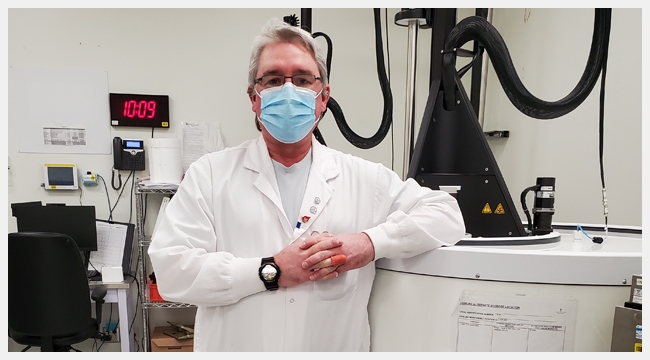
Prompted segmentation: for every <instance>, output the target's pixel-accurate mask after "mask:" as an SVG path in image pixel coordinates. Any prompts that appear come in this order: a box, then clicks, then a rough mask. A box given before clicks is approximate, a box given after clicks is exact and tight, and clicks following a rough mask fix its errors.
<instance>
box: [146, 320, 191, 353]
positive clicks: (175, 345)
mask: <svg viewBox="0 0 650 360" xmlns="http://www.w3.org/2000/svg"><path fill="white" fill-rule="evenodd" d="M173 331H174V328H173V327H172V326H156V327H155V328H154V329H153V334H152V335H151V351H152V352H192V351H194V339H185V340H177V339H175V338H173V337H171V336H169V335H166V334H165V332H169V333H171V332H173Z"/></svg>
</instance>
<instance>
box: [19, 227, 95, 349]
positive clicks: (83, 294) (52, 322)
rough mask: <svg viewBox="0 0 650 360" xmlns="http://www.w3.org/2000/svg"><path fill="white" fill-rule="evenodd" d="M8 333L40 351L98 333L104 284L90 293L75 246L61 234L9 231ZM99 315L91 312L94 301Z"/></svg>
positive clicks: (81, 339)
mask: <svg viewBox="0 0 650 360" xmlns="http://www.w3.org/2000/svg"><path fill="white" fill-rule="evenodd" d="M8 248H9V254H8V258H9V268H8V269H9V270H8V271H9V274H8V279H9V288H8V291H9V294H8V300H9V309H8V315H9V316H8V317H9V337H11V338H12V339H13V340H14V341H15V342H17V343H18V344H21V345H27V347H26V348H24V349H23V350H22V351H26V350H27V349H29V348H30V347H32V346H37V347H40V348H41V351H70V350H74V351H78V350H77V349H74V348H73V347H72V345H73V344H76V343H80V342H82V341H84V340H86V339H89V338H96V339H101V335H100V333H99V329H100V324H101V319H102V316H101V315H102V305H103V304H104V297H105V296H106V288H105V287H103V286H98V287H95V288H94V289H93V293H92V295H89V294H90V288H89V286H88V279H87V278H86V269H85V268H84V262H83V260H82V258H81V254H80V252H79V249H78V248H77V244H76V243H75V242H74V240H72V238H71V237H69V236H67V235H63V234H57V233H46V232H17V233H10V234H9V247H8ZM91 298H92V299H93V300H94V301H95V306H96V308H95V309H96V310H95V314H96V317H95V318H93V317H92V314H91V312H92V311H91V301H90V299H91Z"/></svg>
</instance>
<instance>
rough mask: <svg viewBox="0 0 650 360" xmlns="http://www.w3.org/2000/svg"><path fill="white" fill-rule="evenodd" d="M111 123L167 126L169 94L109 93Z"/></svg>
mask: <svg viewBox="0 0 650 360" xmlns="http://www.w3.org/2000/svg"><path fill="white" fill-rule="evenodd" d="M109 103H110V111H111V125H113V126H138V127H162V128H168V127H169V96H167V95H145V94H116V93H110V94H109Z"/></svg>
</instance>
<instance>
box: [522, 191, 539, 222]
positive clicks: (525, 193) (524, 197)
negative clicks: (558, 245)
mask: <svg viewBox="0 0 650 360" xmlns="http://www.w3.org/2000/svg"><path fill="white" fill-rule="evenodd" d="M534 190H537V185H534V186H530V187H527V188H526V189H524V191H522V192H521V197H520V200H521V207H522V208H523V210H524V213H525V214H526V219H527V220H528V228H527V229H526V230H527V231H526V232H532V231H533V221H532V220H531V218H530V212H529V211H528V206H526V195H527V194H528V192H529V191H534Z"/></svg>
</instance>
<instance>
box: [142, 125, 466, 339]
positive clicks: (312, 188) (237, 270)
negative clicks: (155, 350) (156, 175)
mask: <svg viewBox="0 0 650 360" xmlns="http://www.w3.org/2000/svg"><path fill="white" fill-rule="evenodd" d="M312 144H313V147H312V149H313V162H312V166H311V169H310V172H309V179H308V181H307V189H306V191H305V196H304V199H303V202H302V206H301V209H300V217H301V218H302V216H309V217H310V218H309V220H308V221H307V222H305V223H304V224H302V225H301V227H300V228H297V227H296V223H295V222H293V224H290V223H289V221H288V220H287V218H286V215H285V213H284V210H283V208H282V202H281V200H280V195H279V191H278V186H277V182H276V178H275V174H274V171H273V165H272V163H271V159H270V157H269V154H268V149H267V147H266V144H265V142H264V140H263V139H262V137H259V138H257V139H255V140H251V141H247V142H245V143H243V144H242V145H240V146H237V147H234V148H227V149H225V150H222V151H219V152H216V153H210V154H207V155H204V156H203V157H201V158H200V159H199V160H197V161H196V162H194V163H193V164H192V165H191V166H190V168H189V170H188V171H187V173H186V175H185V178H184V180H183V181H182V183H181V185H180V186H179V188H178V191H177V192H176V194H175V195H174V197H173V198H172V199H171V201H170V202H169V204H168V205H167V207H166V209H165V212H164V213H163V214H162V215H161V216H162V218H161V221H160V222H159V225H158V226H157V228H156V229H155V231H154V234H153V236H152V241H151V244H150V247H149V250H148V253H149V256H150V259H151V264H152V266H153V270H154V271H155V274H156V280H157V283H158V291H159V292H160V294H161V296H162V297H163V298H164V299H166V300H170V301H178V302H185V303H191V304H195V305H197V307H198V308H197V313H196V321H195V324H194V325H195V336H194V349H195V351H368V350H369V348H370V326H369V323H368V311H367V305H368V301H369V297H370V290H371V287H372V283H373V279H374V276H375V267H374V263H370V264H369V265H367V266H365V267H363V268H361V269H356V270H352V271H349V272H346V273H343V274H341V275H339V277H337V278H335V279H332V280H323V281H317V282H306V283H303V284H301V285H299V286H295V287H291V288H284V287H282V288H280V289H278V290H277V291H266V289H265V287H264V285H263V284H262V282H261V280H260V279H259V276H258V269H259V266H260V263H261V259H262V258H263V257H270V256H273V255H275V254H277V253H278V252H280V250H282V249H283V248H284V247H286V246H287V245H289V244H290V243H291V242H293V241H300V240H303V239H305V238H307V237H308V236H309V234H310V233H311V232H312V231H318V232H323V231H328V232H329V233H331V234H343V233H358V232H362V231H363V232H365V233H367V234H368V235H369V236H370V238H371V239H372V241H373V245H374V247H375V259H378V258H382V257H388V258H396V257H397V258H399V257H410V256H414V255H417V254H420V253H422V252H425V251H428V250H431V249H435V248H437V247H440V246H449V245H453V244H455V243H456V242H457V241H458V240H460V239H461V238H462V236H463V235H464V234H465V226H464V223H463V219H462V216H461V212H460V209H459V207H458V204H457V202H456V200H455V199H454V198H453V197H451V196H450V195H449V194H447V193H445V192H443V191H438V190H436V191H433V190H431V189H428V188H424V187H420V186H419V185H418V184H417V183H416V182H415V181H414V180H412V179H409V180H408V181H406V182H403V181H402V180H401V179H400V178H399V177H398V176H397V175H396V174H395V173H394V172H392V171H391V170H390V169H387V168H386V167H384V166H383V165H381V164H376V163H372V162H369V161H366V160H364V159H361V158H358V157H355V156H352V155H347V154H343V153H341V152H339V151H336V150H333V149H330V148H327V147H325V146H323V145H321V144H320V143H318V142H317V141H316V139H315V138H313V137H312Z"/></svg>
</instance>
